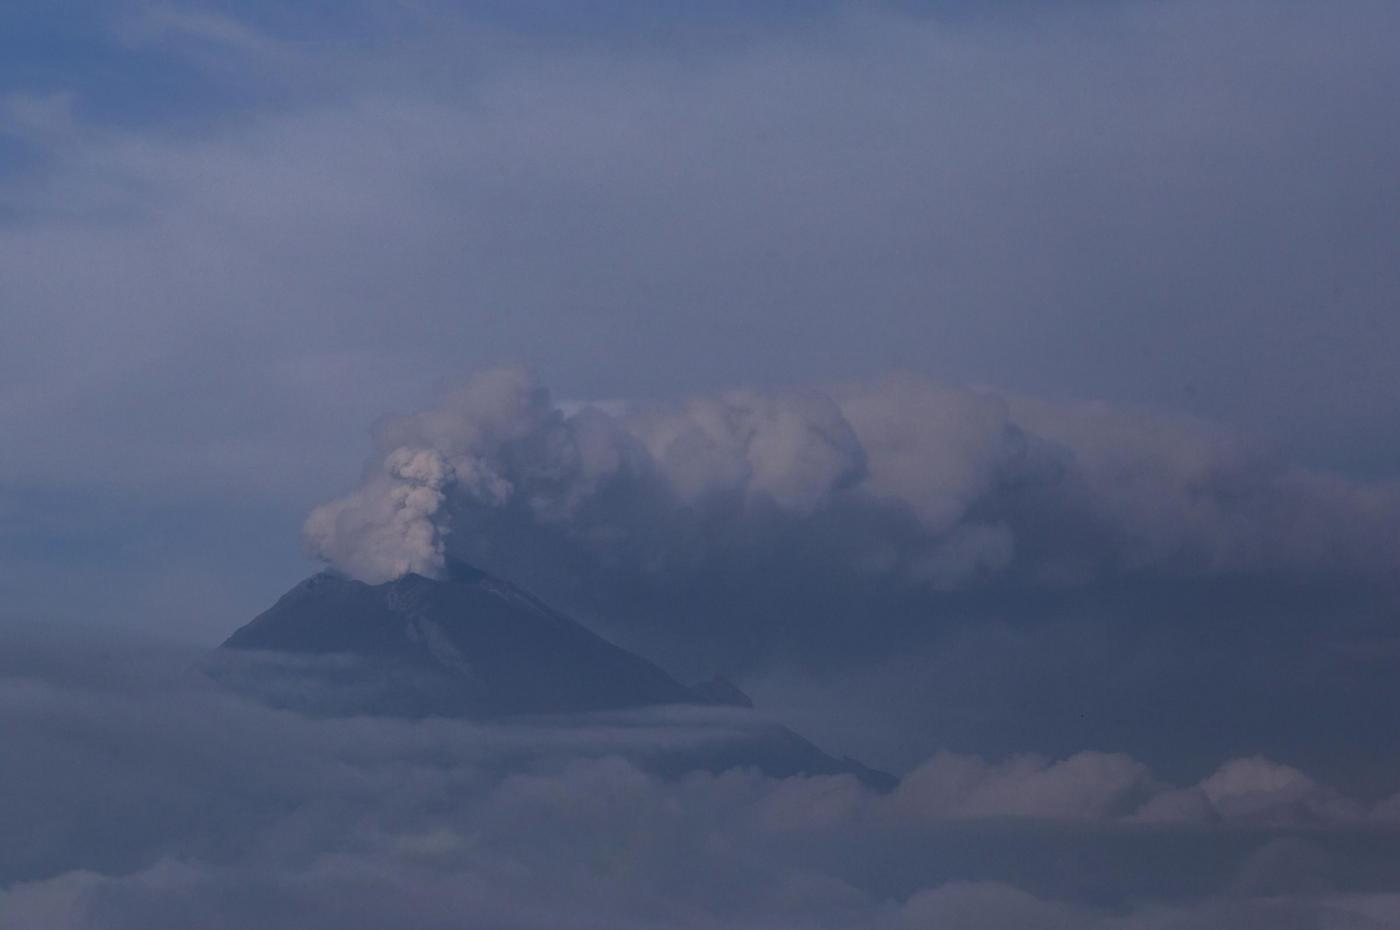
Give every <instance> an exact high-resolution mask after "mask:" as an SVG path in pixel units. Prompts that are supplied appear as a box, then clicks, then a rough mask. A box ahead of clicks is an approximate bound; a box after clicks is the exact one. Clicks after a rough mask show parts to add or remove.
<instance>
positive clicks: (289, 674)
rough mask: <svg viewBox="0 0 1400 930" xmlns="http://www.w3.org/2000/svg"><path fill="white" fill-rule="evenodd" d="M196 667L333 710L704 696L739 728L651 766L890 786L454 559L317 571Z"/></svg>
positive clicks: (712, 684)
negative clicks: (843, 777)
mask: <svg viewBox="0 0 1400 930" xmlns="http://www.w3.org/2000/svg"><path fill="white" fill-rule="evenodd" d="M256 654H262V655H264V656H271V657H272V658H273V661H271V662H265V661H260V659H259V657H258V656H257V655H256ZM210 667H211V671H213V672H214V673H215V674H216V675H217V676H218V677H220V678H221V679H222V680H224V681H225V682H226V683H229V684H231V685H234V686H236V687H239V688H240V689H242V690H245V691H251V692H252V693H253V694H255V696H257V697H259V698H260V699H263V700H267V701H270V702H272V703H274V704H277V705H279V706H282V707H286V708H288V709H291V710H297V711H301V712H308V713H314V714H328V715H333V716H341V715H361V714H370V715H381V716H400V717H472V718H477V719H493V718H499V717H505V716H510V715H519V714H530V715H569V714H579V713H596V712H599V711H615V710H632V709H640V708H648V707H655V706H658V705H668V704H670V705H676V704H689V705H709V706H710V707H711V710H710V711H709V712H710V713H711V714H720V715H721V716H722V717H723V718H724V719H725V720H727V721H729V723H730V724H736V723H741V724H742V725H740V726H738V727H737V728H736V729H734V733H732V734H731V735H730V736H728V737H726V738H725V739H724V740H721V741H720V742H719V743H717V744H716V746H715V748H714V749H713V750H712V751H710V752H709V754H708V755H706V756H704V757H703V758H701V757H697V758H691V757H690V756H685V755H684V753H682V754H681V755H679V756H677V757H676V758H674V759H672V760H671V761H669V762H667V761H665V760H660V761H658V765H661V766H662V767H663V768H664V767H667V766H669V767H670V768H671V770H674V771H681V770H684V769H686V768H708V769H712V770H722V769H724V768H732V767H734V766H753V767H756V768H758V769H760V770H762V771H764V772H766V773H768V774H770V775H775V776H784V775H789V774H796V773H805V774H836V773H849V774H854V775H856V776H857V777H858V778H860V779H861V780H862V781H865V782H866V783H867V784H871V785H874V786H877V787H881V788H887V787H889V786H890V785H891V784H892V783H893V779H892V777H891V776H888V775H885V774H883V773H880V772H875V771H873V770H871V769H867V768H865V767H864V766H861V765H860V764H859V763H855V762H852V761H850V760H841V759H834V758H832V757H831V756H829V755H827V754H826V753H824V752H822V751H821V750H820V749H818V748H817V747H816V746H814V745H812V744H811V743H810V742H808V741H807V740H805V739H803V738H802V737H800V736H798V735H797V734H796V733H793V732H792V731H791V730H788V729H787V728H785V727H782V726H780V725H777V724H773V723H770V722H764V721H763V720H762V719H761V718H758V717H756V716H754V715H752V714H751V712H750V710H749V709H750V708H752V707H753V702H752V701H751V700H750V699H749V697H748V695H746V694H744V693H743V692H742V691H740V690H739V689H738V688H737V687H736V686H735V685H734V684H733V683H732V682H730V681H728V680H727V679H724V678H719V677H717V678H715V679H712V680H711V681H707V682H704V683H702V684H700V685H697V686H696V687H694V688H687V687H686V686H685V685H682V684H681V683H680V682H678V681H676V679H674V678H672V677H671V676H670V675H669V674H667V673H666V672H665V671H663V670H662V669H660V668H658V667H657V666H656V665H653V664H652V663H651V662H648V661H647V660H646V659H643V658H642V657H641V656H638V655H636V654H634V653H631V652H628V651H627V650H625V649H623V648H621V647H620V646H616V645H614V644H613V643H610V642H608V641H607V640H605V639H603V638H602V637H601V636H598V635H597V634H595V633H593V632H591V631H590V630H588V629H587V628H586V627H584V626H583V625H582V624H579V623H577V622H576V621H574V620H572V619H570V618H569V617H567V616H565V615H564V614H562V613H560V612H559V611H557V610H554V609H553V608H551V607H549V606H548V605H546V604H545V603H543V602H542V601H540V600H539V599H537V598H536V597H534V596H533V595H531V594H529V593H527V592H526V591H523V590H521V589H520V588H518V587H516V586H515V585H513V584H511V583H510V582H508V581H505V580H504V579H501V578H497V577H496V576H494V575H491V574H489V573H487V572H484V571H481V570H480V569H477V568H474V567H472V566H469V565H463V564H460V563H456V564H453V565H450V566H449V570H448V572H447V577H445V578H442V579H434V578H427V577H425V576H423V575H418V574H407V575H403V576H401V577H399V578H396V579H394V580H393V581H387V582H384V583H382V584H367V583H365V582H362V581H356V580H354V579H352V578H348V577H346V576H345V575H342V574H339V573H337V572H333V571H323V572H320V573H319V574H316V575H313V576H312V577H310V578H307V579H306V580H305V581H302V582H301V583H299V584H297V585H296V586H295V587H293V588H292V589H291V590H290V591H288V592H287V593H286V594H284V595H283V596H282V597H281V598H280V599H279V600H278V601H277V603H275V604H273V605H272V607H270V608H269V609H268V610H266V611H264V612H263V613H262V614H260V615H259V616H257V617H256V618H254V619H253V620H252V622H250V623H248V624H247V625H246V626H244V627H242V628H241V629H239V630H237V631H236V632H235V633H234V634H233V635H232V636H230V637H229V638H228V640H227V641H225V642H224V644H223V646H222V648H221V649H220V650H219V652H218V654H217V657H216V659H215V660H214V662H212V663H211V666H210ZM717 705H722V706H717ZM735 714H740V715H743V718H742V721H741V720H740V718H739V717H734V716H733V715H735ZM741 732H742V733H746V734H747V735H734V734H738V733H741ZM726 740H727V741H726Z"/></svg>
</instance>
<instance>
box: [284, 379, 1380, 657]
mask: <svg viewBox="0 0 1400 930" xmlns="http://www.w3.org/2000/svg"><path fill="white" fill-rule="evenodd" d="M375 442H376V446H377V452H376V454H375V457H374V459H373V460H372V461H371V462H370V464H369V466H368V471H367V475H368V477H367V479H366V481H365V483H364V484H362V486H361V487H360V488H358V489H357V490H355V491H354V492H353V493H352V494H350V495H349V496H347V497H344V498H341V499H338V500H335V501H332V502H330V503H328V504H325V505H323V506H321V507H320V508H318V509H317V510H315V511H314V512H313V514H312V515H311V517H310V518H309V519H308V521H307V523H306V528H305V531H304V538H305V541H306V543H307V546H308V550H309V551H310V553H311V554H312V555H314V556H316V557H318V558H320V559H323V560H325V561H327V562H328V563H330V564H331V565H332V566H334V567H337V568H339V569H341V570H343V571H346V572H347V573H349V574H352V575H355V576H357V577H361V578H363V579H364V580H367V581H376V582H377V581H383V580H386V579H388V578H391V577H394V576H396V575H398V574H402V573H403V572H405V571H410V570H412V571H420V572H424V573H428V574H432V573H436V572H440V571H442V568H443V565H444V560H445V559H446V558H459V559H463V560H466V561H470V562H477V563H480V564H482V565H483V566H484V567H486V568H488V569H492V570H496V571H498V572H500V573H502V574H505V575H506V576H508V577H512V578H514V579H516V580H518V581H520V582H522V583H524V584H525V585H526V586H527V587H539V588H541V590H543V591H544V592H546V593H548V594H549V595H551V596H554V597H556V598H558V599H561V600H562V601H563V602H564V604H565V605H566V606H572V607H575V608H576V609H581V610H584V611H585V612H586V613H587V614H589V615H592V616H598V617H601V618H603V622H605V623H622V624H628V623H632V622H640V621H638V620H636V618H640V617H643V616H648V617H650V622H651V623H652V624H654V625H660V626H664V625H665V624H667V623H668V622H671V621H672V618H673V616H674V615H675V614H676V613H683V612H684V611H686V610H697V611H703V612H704V613H706V614H708V615H709V616H710V621H709V623H710V629H711V631H712V632H715V631H720V632H718V634H717V635H719V636H721V637H722V636H723V633H722V630H723V627H724V626H726V625H729V624H733V625H748V626H749V627H751V628H756V629H757V630H758V632H757V633H756V634H755V635H756V636H757V638H758V639H760V640H762V639H764V638H765V636H766V635H767V632H770V631H771V629H772V627H774V626H775V625H778V624H781V625H783V627H784V628H786V629H787V630H788V632H787V633H786V634H785V637H786V638H785V640H784V645H785V646H787V647H789V648H798V649H800V648H801V645H800V644H799V643H797V642H794V641H795V640H797V639H798V638H800V637H801V636H802V634H803V633H805V632H808V631H807V630H804V629H803V621H802V620H801V619H800V618H794V617H791V616H785V615H783V614H782V613H779V612H777V611H784V610H786V612H791V611H799V612H800V611H804V610H805V609H806V608H808V607H809V606H816V607H817V609H816V610H815V611H814V612H813V613H812V614H811V619H810V620H809V621H808V622H810V623H811V624H813V625H824V626H827V627H833V626H840V625H843V624H844V625H846V626H847V628H848V629H852V630H853V629H855V627H856V625H857V624H865V625H867V628H868V625H870V624H889V625H894V624H896V623H898V622H900V621H901V620H902V619H903V617H904V616H906V615H910V614H917V613H919V612H920V611H921V610H922V612H923V613H925V614H926V615H928V614H934V613H937V609H936V607H935V605H936V603H937V601H936V599H937V598H938V597H939V596H940V595H942V594H945V593H949V592H958V591H970V592H988V591H997V590H1010V589H1023V590H1035V589H1042V590H1049V591H1055V590H1061V589H1075V588H1090V589H1092V588H1093V586H1095V585H1100V586H1102V585H1107V584H1112V583H1115V582H1118V581H1121V580H1123V579H1134V580H1139V581H1141V580H1152V579H1157V580H1162V581H1172V580H1177V581H1184V582H1194V581H1199V580H1206V581H1209V580H1212V579H1226V580H1228V579H1239V580H1248V581H1256V582H1260V581H1261V582H1262V583H1264V584H1266V585H1267V584H1269V583H1272V584H1274V585H1276V586H1278V587H1286V586H1294V585H1299V584H1302V585H1312V586H1313V587H1316V588H1322V587H1325V586H1328V585H1342V586H1347V587H1350V588H1352V589H1353V590H1357V591H1367V590H1371V591H1377V592H1384V591H1387V590H1389V589H1390V587H1391V586H1392V585H1393V579H1394V577H1395V569H1396V568H1397V566H1400V531H1397V529H1396V527H1397V526H1400V487H1396V486H1395V485H1394V484H1393V483H1382V482H1375V483H1365V482H1358V481H1346V480H1342V479H1340V478H1335V477H1331V476H1327V475H1324V474H1321V473H1316V472H1311V471H1308V470H1306V469H1302V468H1299V467H1297V466H1294V465H1290V464H1288V463H1287V462H1285V461H1282V460H1280V459H1278V458H1277V457H1276V456H1274V455H1272V454H1270V453H1268V452H1266V451H1265V450H1263V449H1261V448H1260V447H1258V446H1256V445H1254V444H1252V443H1250V442H1248V441H1246V440H1244V439H1241V438H1240V437H1238V436H1237V435H1234V434H1231V433H1228V432H1225V431H1222V430H1220V429H1218V428H1215V427H1212V426H1209V425H1207V424H1202V423H1198V422H1194V421H1190V420H1185V419H1182V418H1179V417H1172V416H1168V415H1165V414H1160V413H1151V412H1147V411H1141V410H1133V409H1114V408H1109V407H1105V406H1103V405H1078V404H1069V403H1062V404H1051V403H1048V402H1045V401H1040V400H1030V399H1026V398H1021V397H1018V396H1015V395H1008V394H1003V393H997V392H993V391H989V390H970V389H959V388H949V387H944V386H941V385H938V384H936V383H933V382H931V381H929V380H927V379H924V378H921V377H917V376H914V375H897V376H891V377H888V378H883V379H880V380H876V381H871V382H862V383H854V384H846V385H836V386H832V387H828V388H824V389H822V388H816V387H812V388H800V389H798V388H793V389H787V390H774V391H760V390H735V391H729V392H725V393H722V394H718V395H714V396H702V397H697V398H693V399H690V400H687V401H683V402H678V403H674V404H659V403H652V404H635V405H627V404H613V405H610V406H596V405H589V404H583V403H578V404H571V405H562V404H559V403H557V402H555V401H554V400H553V399H552V398H551V396H550V394H549V393H548V392H547V391H546V390H545V389H544V388H543V387H541V386H540V385H539V384H538V383H537V382H535V381H534V380H533V379H531V378H530V377H528V376H527V375H525V374H524V373H523V372H522V371H520V370H518V369H498V370H489V371H487V372H485V373H483V374H480V375H478V376H476V377H474V378H473V379H471V380H470V381H469V382H468V383H467V385H466V386H465V387H463V388H461V389H460V390H458V391H455V392H452V393H450V394H448V395H447V396H446V397H445V398H444V400H443V401H442V402H441V403H440V405H438V406H437V407H435V408H433V409H430V410H428V411H425V412H422V413H418V414H413V415H409V416H403V417H395V418H390V419H388V420H386V421H384V422H382V423H381V424H380V426H379V428H378V430H377V431H376V436H375ZM571 585H572V587H570V586H571ZM814 590H816V591H820V592H821V594H820V595H819V596H814V595H813V594H812V592H813V591H814ZM823 597H825V598H827V600H828V602H829V603H828V604H827V605H821V604H820V601H821V598H823ZM892 600H902V603H901V604H899V605H896V606H890V602H891V601H892ZM688 602H695V606H688ZM784 605H786V607H784ZM833 605H844V608H842V607H840V606H837V607H836V608H835V609H844V610H845V611H846V612H847V615H846V616H845V617H840V616H838V617H835V618H833V617H832V616H831V615H830V610H831V609H833ZM858 618H859V619H858ZM765 626H766V627H769V630H768V631H765V630H764V629H762V628H763V627H765ZM930 628H931V629H936V628H937V626H936V624H934V625H931V626H930ZM699 632H700V635H702V636H703V635H704V630H703V629H702V630H700V631H699ZM870 638H872V639H875V640H877V641H878V640H879V639H880V637H878V636H872V637H870Z"/></svg>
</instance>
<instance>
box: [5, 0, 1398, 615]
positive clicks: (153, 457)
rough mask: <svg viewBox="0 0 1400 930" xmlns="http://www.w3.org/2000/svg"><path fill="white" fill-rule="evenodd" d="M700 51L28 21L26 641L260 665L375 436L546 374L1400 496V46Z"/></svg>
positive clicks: (1173, 42)
mask: <svg viewBox="0 0 1400 930" xmlns="http://www.w3.org/2000/svg"><path fill="white" fill-rule="evenodd" d="M692 7H693V5H689V4H659V5H658V4H590V5H589V7H588V12H587V14H586V15H585V14H584V13H583V12H582V11H581V10H580V8H579V7H578V5H575V4H566V3H525V4H518V3H510V4H507V3H487V4H479V5H456V4H434V3H415V4H401V5H391V6H386V5H383V4H360V5H342V4H336V5H327V4H298V5H296V7H295V9H294V10H291V11H289V10H287V9H285V8H284V5H282V4H260V3H245V4H223V5H220V4H208V5H184V4H145V3H115V4H65V5H63V6H62V7H61V8H59V7H55V6H53V5H52V4H44V3H23V2H22V3H18V4H6V5H5V10H4V12H3V13H0V17H3V23H2V25H3V28H0V36H3V38H0V42H2V43H3V49H0V51H3V54H0V86H3V89H4V94H3V105H2V106H0V114H3V115H2V116H0V130H2V131H0V138H2V139H3V143H2V144H0V223H3V226H0V313H3V324H4V330H5V338H4V340H3V341H0V435H3V436H4V437H5V442H4V455H3V456H0V554H3V559H0V566H3V567H0V591H3V593H4V597H5V603H6V605H7V609H10V610H15V611H20V612H28V613H39V614H43V615H45V616H53V617H62V618H84V619H98V615H100V617H101V618H102V619H104V620H106V619H110V620H111V621H112V622H120V623H122V624H140V625H145V626H153V627H167V628H174V629H178V630H181V631H184V632H186V633H192V634H193V635H195V636H197V637H201V638H203V639H205V640H206V641H207V640H212V639H213V638H216V637H217V636H218V635H219V634H220V633H221V632H222V631H223V630H224V629H226V628H227V627H228V626H229V625H230V624H231V623H233V622H235V621H236V620H238V619H241V618H242V617H244V616H246V615H247V614H248V613H249V612H250V611H251V610H253V609H255V608H256V607H258V606H260V605H261V604H262V603H264V602H266V601H267V600H268V598H269V597H270V596H271V595H272V594H274V593H275V592H277V591H278V590H280V589H281V588H282V587H284V586H285V584H286V583H288V582H290V581H292V580H294V579H295V578H296V577H297V576H298V575H299V574H300V573H302V572H303V571H304V570H305V565H304V563H303V562H301V561H300V558H301V556H300V549H299V544H298V541H297V532H296V531H297V527H298V526H299V524H300V522H301V520H302V518H303V517H304V515H305V514H306V512H307V511H308V510H309V509H310V508H311V506H313V505H314V504H316V503H318V502H320V501H322V500H324V499H326V498H328V497H330V496H333V495H335V494H337V493H340V492H343V491H344V490H346V489H347V488H348V487H349V486H350V485H351V484H353V483H354V481H355V479H356V476H357V474H358V469H359V467H360V463H361V461H362V459H363V455H364V449H365V440H364V435H365V431H366V430H367V428H368V426H369V425H370V424H371V423H372V422H373V421H374V420H375V419H376V418H377V417H380V416H382V415H384V414H387V413H391V412H407V411H410V410H414V409H418V408H421V407H425V406H428V405H429V404H431V403H432V401H433V397H434V396H435V394H434V392H435V390H436V389H437V388H438V387H440V386H444V385H447V386H450V385H453V384H458V383H461V382H462V381H464V380H465V379H466V378H467V377H468V376H469V375H470V374H471V373H472V372H473V371H475V370H478V369H480V368H481V367H483V366H485V365H491V364H497V363H500V362H521V363H524V364H527V365H529V366H530V367H531V368H532V370H534V371H535V372H536V374H537V376H538V377H539V378H540V380H541V381H542V383H544V384H547V385H548V386H550V387H551V388H552V389H553V391H554V393H555V396H557V397H560V398H563V399H570V398H629V399H636V398H657V397H674V396H680V395H687V394H690V393H693V392H710V391H714V390H717V389H725V388H730V387H734V386H743V385H749V386H753V385H758V386H772V385H790V384H827V383H831V382H834V381H840V380H845V379H851V378H868V377H875V376H879V375H882V374H884V373H886V372H888V371H890V370H892V369H906V370H910V371H914V372H918V373H921V374H924V375H927V376H929V377H931V378H933V379H936V380H938V381H941V382H946V383H951V384H955V385H957V384H979V385H991V386H995V387H999V388H1004V389H1009V390H1013V391H1018V392H1025V393H1030V394H1036V395H1043V396H1049V397H1056V398H1071V399H1094V400H1105V401H1108V402H1111V403H1114V404H1142V405H1148V406H1151V407H1154V408H1164V409H1167V410H1171V411H1178V412H1184V413H1189V414H1194V415H1198V416H1202V417H1205V418H1208V419H1211V420H1216V421H1219V422H1220V423H1222V424H1225V425H1227V426H1229V427H1230V428H1233V429H1239V430H1242V431H1245V432H1247V433H1249V434H1252V435H1253V436H1255V437H1257V438H1259V439H1260V440H1261V441H1262V442H1264V443H1266V444H1272V445H1273V446H1274V447H1275V448H1277V449H1279V450H1281V451H1282V453H1283V454H1285V455H1286V456H1288V457H1291V458H1294V459H1297V460H1301V461H1303V462H1305V463H1311V464H1315V465H1318V466H1321V467H1326V468H1334V469H1338V470H1340V471H1342V472H1344V473H1350V474H1355V475H1358V476H1365V477H1389V476H1394V475H1395V474H1396V473H1397V471H1400V444H1397V442H1396V440H1395V438H1394V437H1395V436H1396V435H1397V433H1396V431H1395V430H1394V428H1393V424H1394V412H1393V411H1394V401H1395V399H1396V397H1397V395H1400V374H1397V372H1400V368H1397V367H1396V366H1395V365H1394V364H1393V359H1394V357H1395V352H1396V349H1397V347H1400V314H1397V313H1396V312H1395V307H1396V300H1397V294H1400V278H1397V268H1400V264H1397V263H1396V261H1395V255H1396V254H1400V248H1397V246H1400V229H1397V222H1400V221H1398V220H1397V217H1400V189H1397V181H1396V175H1395V172H1394V170H1393V168H1394V165H1395V164H1396V163H1397V156H1400V122H1397V120H1395V119H1394V118H1393V116H1394V101H1395V100H1396V99H1397V94H1400V65H1398V64H1397V61H1396V57H1395V55H1394V54H1393V49H1394V38H1395V35H1396V32H1397V28H1400V15H1397V12H1396V10H1395V8H1394V6H1393V5H1392V4H1388V3H1380V2H1377V3H1366V2H1356V3H1344V4H1329V5H1327V6H1326V7H1325V8H1324V7H1320V6H1318V5H1316V4H1304V3H1251V2H1238V3H1229V4H1218V3H1190V2H1188V3H1171V4H1163V3H1123V4H1115V3H1063V4H1056V5H1046V4H1018V3H1011V4H1001V5H989V4H957V3H943V4H912V3H911V4H891V5H887V6H879V5H859V6H856V5H844V4H839V3H821V4H810V5H807V4H797V3H789V4H773V5H765V6H763V7H761V9H762V11H763V12H761V13H755V12H754V9H753V5H751V4H738V3H732V4H731V3H722V4H706V5H704V7H703V12H701V13H696V12H695V11H694V10H693V9H692ZM118 595H120V596H118ZM196 608H198V609H196ZM194 614H198V616H194Z"/></svg>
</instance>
